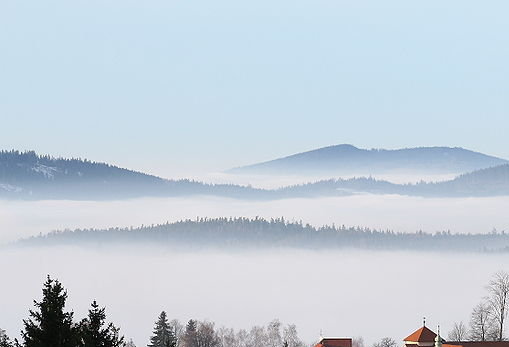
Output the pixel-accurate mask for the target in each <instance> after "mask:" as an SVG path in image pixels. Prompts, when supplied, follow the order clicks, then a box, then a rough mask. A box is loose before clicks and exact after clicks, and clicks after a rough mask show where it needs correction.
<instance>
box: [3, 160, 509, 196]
mask: <svg viewBox="0 0 509 347" xmlns="http://www.w3.org/2000/svg"><path fill="white" fill-rule="evenodd" d="M363 193H368V194H397V195H406V196H421V197H475V196H478V197H484V196H509V164H503V165H499V166H495V167H490V168H485V169H480V170H475V171H472V172H468V173H463V174H461V175H459V176H457V177H456V178H454V179H451V180H448V181H440V182H424V181H421V182H418V183H415V184H397V183H392V182H389V181H385V180H379V179H375V178H372V177H356V178H350V179H341V178H339V179H336V178H332V179H325V180H320V181H314V182H309V183H303V184H298V185H293V186H285V187H281V188H277V189H261V188H253V187H251V186H242V185H235V184H210V183H203V182H199V181H193V180H189V179H179V180H171V179H164V178H160V177H157V176H153V175H148V174H144V173H141V172H137V171H132V170H129V169H123V168H119V167H116V166H113V165H109V164H105V163H97V162H92V161H89V160H86V159H85V160H83V159H65V158H53V157H51V156H39V155H37V154H36V153H35V152H33V151H31V152H19V151H0V198H3V199H18V200H52V199H53V200H62V199H66V200H116V199H129V198H141V197H178V196H193V195H205V196H218V197H226V198H235V199H244V200H277V199H286V198H316V197H330V196H346V195H355V194H363Z"/></svg>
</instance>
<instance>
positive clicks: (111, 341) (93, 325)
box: [80, 300, 125, 347]
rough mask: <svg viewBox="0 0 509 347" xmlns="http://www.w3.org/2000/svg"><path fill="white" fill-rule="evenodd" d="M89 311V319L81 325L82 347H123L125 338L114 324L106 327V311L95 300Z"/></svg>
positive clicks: (84, 320)
mask: <svg viewBox="0 0 509 347" xmlns="http://www.w3.org/2000/svg"><path fill="white" fill-rule="evenodd" d="M91 306H92V307H91V309H90V310H88V317H87V318H85V319H83V320H82V321H81V324H80V335H81V341H82V345H81V346H82V347H122V346H125V343H124V337H123V336H120V335H119V330H120V329H119V328H117V327H115V325H113V323H109V324H107V325H106V312H105V311H106V309H105V308H104V307H103V308H101V307H99V305H98V304H97V302H96V301H95V300H94V301H93V302H92V305H91Z"/></svg>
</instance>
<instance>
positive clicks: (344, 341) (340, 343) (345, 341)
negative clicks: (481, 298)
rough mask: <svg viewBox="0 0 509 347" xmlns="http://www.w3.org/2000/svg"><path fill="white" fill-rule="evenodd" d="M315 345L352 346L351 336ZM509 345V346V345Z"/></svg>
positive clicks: (330, 339)
mask: <svg viewBox="0 0 509 347" xmlns="http://www.w3.org/2000/svg"><path fill="white" fill-rule="evenodd" d="M315 347H352V339H350V338H323V339H322V340H321V341H320V342H318V343H317V344H316V345H315ZM508 347H509V346H508Z"/></svg>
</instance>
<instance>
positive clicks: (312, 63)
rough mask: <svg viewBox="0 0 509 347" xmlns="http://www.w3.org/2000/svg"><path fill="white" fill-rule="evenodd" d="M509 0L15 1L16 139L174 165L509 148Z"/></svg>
mask: <svg viewBox="0 0 509 347" xmlns="http://www.w3.org/2000/svg"><path fill="white" fill-rule="evenodd" d="M508 13H509V2H508V1H506V0H503V1H502V0H501V1H468V0H453V1H443V0H440V1H410V0H400V1H399V0H398V1H379V0H373V1H359V0H355V1H340V0H329V1H327V0H281V1H277V0H257V1H250V2H247V1H241V0H216V1H210V0H203V1H196V0H186V1H172V0H164V1H162V0H161V1H158V0H150V1H130V0H118V1H114V0H100V1H91V0H73V1H68V0H65V1H63V0H62V1H49V0H45V1H17V0H6V1H2V2H1V3H0V52H1V54H0V117H1V126H2V131H1V136H0V148H4V149H10V148H17V149H35V150H37V151H39V152H41V153H49V154H54V155H62V156H82V157H87V158H90V159H93V160H100V161H107V162H111V163H115V164H118V165H121V166H127V167H131V168H134V169H139V170H144V171H149V172H152V173H156V174H160V175H163V176H171V175H175V174H182V173H188V172H189V173H190V172H203V171H216V170H221V169H226V168H229V167H231V166H238V165H241V164H247V163H251V162H256V161H261V160H267V159H271V158H273V157H277V156H282V155H286V154H291V153H295V152H299V151H303V150H307V149H312V148H316V147H320V146H326V145H331V144H337V143H351V144H355V145H357V146H360V147H385V148H398V147H410V146H423V145H450V146H463V147H467V148H470V149H475V150H479V151H483V152H486V153H489V154H494V155H499V156H504V157H506V158H509V135H508V133H509V67H508V64H509V21H508V20H507V16H508Z"/></svg>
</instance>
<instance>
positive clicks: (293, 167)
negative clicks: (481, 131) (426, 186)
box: [230, 144, 508, 176]
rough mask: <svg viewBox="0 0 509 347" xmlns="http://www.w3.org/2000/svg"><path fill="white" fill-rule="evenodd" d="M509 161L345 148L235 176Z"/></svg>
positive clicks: (431, 151)
mask: <svg viewBox="0 0 509 347" xmlns="http://www.w3.org/2000/svg"><path fill="white" fill-rule="evenodd" d="M506 163H508V161H507V160H504V159H500V158H497V157H493V156H489V155H485V154H482V153H478V152H473V151H470V150H467V149H464V148H458V147H455V148H451V147H419V148H403V149H396V150H386V149H369V150H368V149H361V148H357V147H355V146H352V145H348V144H342V145H336V146H329V147H324V148H319V149H315V150H312V151H308V152H303V153H298V154H294V155H290V156H288V157H284V158H279V159H275V160H271V161H267V162H263V163H258V164H253V165H249V166H244V167H239V168H235V169H232V170H230V172H231V173H240V174H242V173H247V174H269V175H273V174H276V175H277V174H283V175H298V174H303V173H308V174H329V175H332V176H333V175H343V174H357V175H358V174H362V175H370V174H371V175H375V174H380V173H387V172H395V171H397V172H403V173H415V172H417V173H454V174H460V173H464V172H468V171H474V170H478V169H484V168H488V167H492V166H497V165H502V164H506Z"/></svg>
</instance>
